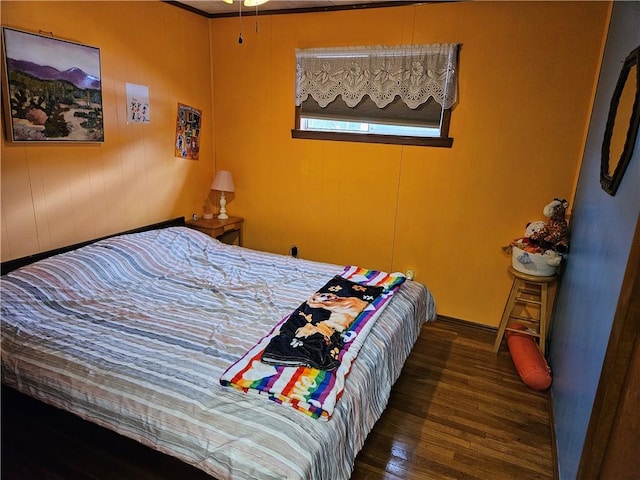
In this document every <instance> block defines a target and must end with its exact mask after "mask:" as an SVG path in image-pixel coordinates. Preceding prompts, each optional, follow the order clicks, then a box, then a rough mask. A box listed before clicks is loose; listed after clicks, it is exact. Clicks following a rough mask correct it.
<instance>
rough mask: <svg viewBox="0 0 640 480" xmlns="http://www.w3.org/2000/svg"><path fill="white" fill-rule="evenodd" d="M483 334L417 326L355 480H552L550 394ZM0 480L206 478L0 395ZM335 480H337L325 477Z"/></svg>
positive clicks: (438, 324)
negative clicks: (533, 385)
mask: <svg viewBox="0 0 640 480" xmlns="http://www.w3.org/2000/svg"><path fill="white" fill-rule="evenodd" d="M494 335H495V334H494V333H493V332H491V331H490V330H488V329H484V328H479V327H475V326H472V325H466V324H462V323H459V322H452V321H449V320H445V319H439V320H437V321H435V322H431V323H430V324H428V325H426V326H425V327H423V331H422V334H421V336H420V338H419V339H418V342H417V344H416V346H415V348H414V350H413V352H412V353H411V356H410V357H409V359H408V361H407V363H406V365H405V368H404V370H403V373H402V376H401V377H400V379H399V380H398V382H397V383H396V385H395V386H394V389H393V393H392V396H391V398H390V400H389V406H388V408H387V409H386V411H385V413H384V414H383V416H382V417H381V418H380V420H379V421H378V423H377V424H376V426H375V428H374V430H373V431H372V433H371V434H370V435H369V437H368V439H367V442H366V444H365V446H364V448H363V450H362V451H361V452H360V454H359V455H358V458H357V459H356V466H355V470H354V473H353V476H352V480H379V479H388V480H396V479H419V480H423V479H437V480H446V479H456V480H460V479H479V480H501V479H509V480H512V479H522V480H524V479H527V480H530V479H552V478H553V476H554V468H553V462H552V449H551V430H550V425H549V414H548V406H547V394H546V393H545V392H537V391H534V390H531V389H529V388H528V387H526V386H525V385H524V384H523V383H522V382H521V381H520V379H519V377H518V375H517V373H516V371H515V369H514V367H513V364H512V362H511V358H510V356H509V353H508V351H507V349H506V346H505V345H504V344H503V347H502V349H501V350H500V352H499V353H498V354H497V355H496V354H494V353H493V352H492V346H493V340H494ZM1 474H2V479H3V480H63V479H64V480H80V479H91V480H112V479H127V480H129V479H136V480H138V479H140V480H145V479H148V480H169V479H179V480H205V479H206V480H211V477H208V476H207V475H205V474H204V473H203V472H201V471H199V470H197V469H195V468H192V467H189V466H188V465H185V464H184V463H182V462H180V461H178V460H175V459H173V458H171V457H168V456H166V455H162V454H160V453H158V452H155V451H152V450H150V449H147V448H146V447H143V446H142V445H140V444H138V443H137V442H135V441H132V440H129V439H126V438H123V437H121V436H119V435H117V434H114V433H112V432H110V431H107V430H104V429H102V428H100V427H97V426H95V425H93V424H90V423H87V422H83V421H82V420H80V419H78V418H76V417H74V416H72V415H68V414H66V413H64V412H60V411H58V410H55V409H53V408H50V407H48V406H46V405H43V404H41V403H39V402H36V401H33V400H31V399H30V398H28V397H25V396H22V395H20V394H17V393H15V392H13V391H10V390H8V389H4V388H3V392H2V472H1ZM325 480H333V479H325Z"/></svg>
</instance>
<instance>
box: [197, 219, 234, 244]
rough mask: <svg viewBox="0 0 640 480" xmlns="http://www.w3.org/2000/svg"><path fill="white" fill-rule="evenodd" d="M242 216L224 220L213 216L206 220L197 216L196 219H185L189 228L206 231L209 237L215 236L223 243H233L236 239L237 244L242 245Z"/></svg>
mask: <svg viewBox="0 0 640 480" xmlns="http://www.w3.org/2000/svg"><path fill="white" fill-rule="evenodd" d="M243 222H244V218H240V217H229V218H227V219H226V220H220V219H218V218H213V219H211V220H206V219H204V218H198V220H187V222H186V225H187V227H189V228H195V229H196V230H200V231H201V232H202V233H206V234H207V235H209V236H210V237H213V238H216V239H218V240H220V241H222V242H224V243H229V244H233V243H235V239H236V238H237V239H238V245H239V246H242V223H243Z"/></svg>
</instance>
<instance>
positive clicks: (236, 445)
mask: <svg viewBox="0 0 640 480" xmlns="http://www.w3.org/2000/svg"><path fill="white" fill-rule="evenodd" d="M37 260H38V261H36V262H35V263H32V264H30V265H26V266H24V267H21V268H18V269H16V270H14V271H11V272H9V273H6V274H3V275H2V277H1V279H0V282H1V284H0V287H1V292H2V382H3V384H5V385H6V386H8V387H10V388H13V389H15V390H17V391H19V392H22V393H24V394H27V395H29V396H32V397H34V398H36V399H38V400H40V401H43V402H45V403H47V404H50V405H53V406H55V407H58V408H60V409H63V410H66V411H69V412H72V413H74V414H76V415H78V416H80V417H81V418H83V419H85V420H88V421H91V422H94V423H96V424H98V425H101V426H103V427H106V428H108V429H111V430H113V431H116V432H118V433H119V434H122V435H124V436H126V437H129V438H133V439H135V440H137V441H139V442H141V443H142V444H144V445H147V446H148V447H151V448H153V449H155V450H158V451H161V452H163V453H166V454H168V455H171V456H174V457H177V458H179V459H180V460H182V461H184V462H186V463H188V464H191V465H193V466H195V467H197V468H199V469H201V470H203V471H205V472H206V473H208V474H209V475H211V476H212V477H214V478H216V479H219V480H226V479H318V480H326V479H332V480H339V479H348V478H349V477H350V475H351V472H352V470H353V465H354V461H355V457H356V454H357V453H358V451H359V450H360V449H361V448H362V446H363V444H364V441H365V438H366V436H367V434H368V433H369V431H370V430H371V429H372V428H373V425H374V423H375V422H376V420H377V419H378V418H379V417H380V415H381V414H382V412H383V410H384V408H385V406H386V403H387V400H388V397H389V394H390V390H391V386H392V385H393V383H394V382H395V380H396V379H397V378H398V376H399V375H400V371H401V369H402V366H403V364H404V362H405V360H406V358H407V356H408V355H409V353H410V351H411V349H412V347H413V345H414V343H415V340H416V339H417V337H418V335H419V333H420V328H421V326H422V324H423V323H424V322H426V321H429V320H431V319H433V318H434V317H435V306H434V300H433V297H432V295H431V293H430V292H429V290H428V289H427V288H426V287H425V286H423V285H422V284H420V283H417V282H413V281H408V280H407V281H405V282H403V283H402V284H401V285H400V286H399V288H397V290H396V291H395V293H394V295H393V297H392V298H391V299H390V300H389V301H388V302H387V304H386V305H385V306H384V309H383V310H381V312H380V313H379V315H377V316H376V317H375V321H372V322H371V327H370V329H369V332H368V334H367V335H366V338H364V341H363V342H362V344H361V345H360V347H359V350H358V352H357V356H356V357H355V359H354V361H353V363H352V364H351V366H350V368H349V370H348V372H346V375H345V381H344V386H343V388H342V390H341V391H340V392H339V395H338V398H337V402H336V404H335V408H334V409H333V410H332V412H331V415H330V416H329V417H328V418H312V417H310V416H309V415H305V414H303V413H302V412H301V411H300V410H299V409H296V408H291V406H292V405H287V404H286V403H283V402H279V401H272V400H274V399H273V398H270V397H268V396H265V395H261V394H259V392H253V393H258V394H252V392H250V391H247V390H242V389H238V388H233V386H229V385H227V386H225V385H223V384H222V383H224V382H222V383H221V378H222V377H223V375H224V374H225V373H226V372H227V371H228V370H229V369H230V367H232V366H233V365H236V364H237V362H239V361H240V359H242V358H244V356H246V355H247V353H248V352H250V351H251V349H252V348H255V346H256V345H258V344H260V342H261V341H263V340H264V339H265V338H266V337H267V336H268V335H270V334H271V335H272V334H274V326H275V325H277V324H279V322H282V321H283V320H284V319H285V318H287V315H289V314H291V312H292V311H294V310H295V309H296V308H298V307H299V306H300V305H301V303H303V302H304V301H305V299H307V298H309V296H310V295H312V294H313V293H314V292H316V291H318V288H319V287H321V286H322V285H324V284H325V283H326V282H327V280H328V279H331V278H332V277H334V276H336V275H340V274H341V273H342V272H344V271H345V267H344V266H340V265H331V264H326V263H319V262H312V261H307V260H303V259H297V258H293V257H289V256H283V255H277V254H272V253H265V252H258V251H255V250H251V249H247V248H242V247H238V246H231V245H226V244H223V243H221V242H219V241H217V240H215V239H212V238H210V237H208V236H206V235H205V234H203V233H201V232H198V231H196V230H192V229H189V228H186V227H184V226H170V227H167V228H154V229H150V230H145V231H137V232H134V233H127V234H123V235H117V236H113V237H110V238H106V239H102V240H99V241H96V242H95V243H90V244H86V245H84V246H82V247H80V248H78V249H74V250H71V251H68V252H64V253H60V254H58V255H54V256H51V257H48V258H42V259H37ZM275 333H277V330H276V332H275Z"/></svg>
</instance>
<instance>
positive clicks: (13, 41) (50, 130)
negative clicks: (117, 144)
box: [2, 27, 104, 142]
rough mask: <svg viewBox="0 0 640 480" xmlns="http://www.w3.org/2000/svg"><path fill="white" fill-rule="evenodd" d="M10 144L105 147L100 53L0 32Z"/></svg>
mask: <svg viewBox="0 0 640 480" xmlns="http://www.w3.org/2000/svg"><path fill="white" fill-rule="evenodd" d="M2 40H3V41H2V45H3V62H2V67H3V70H4V72H3V79H2V80H3V85H2V88H3V99H4V104H3V109H4V114H5V126H6V134H7V140H8V141H11V142H103V141H104V124H103V118H102V84H101V80H100V49H98V48H95V47H90V46H87V45H81V44H79V43H74V42H69V41H66V40H60V39H57V38H53V37H52V36H45V35H39V34H35V33H29V32H23V31H20V30H14V29H12V28H7V27H3V28H2Z"/></svg>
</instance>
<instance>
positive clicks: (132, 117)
mask: <svg viewBox="0 0 640 480" xmlns="http://www.w3.org/2000/svg"><path fill="white" fill-rule="evenodd" d="M126 87H127V123H129V122H133V123H149V122H150V121H151V111H150V109H149V87H147V86H145V85H136V84H134V83H127V84H126Z"/></svg>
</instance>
